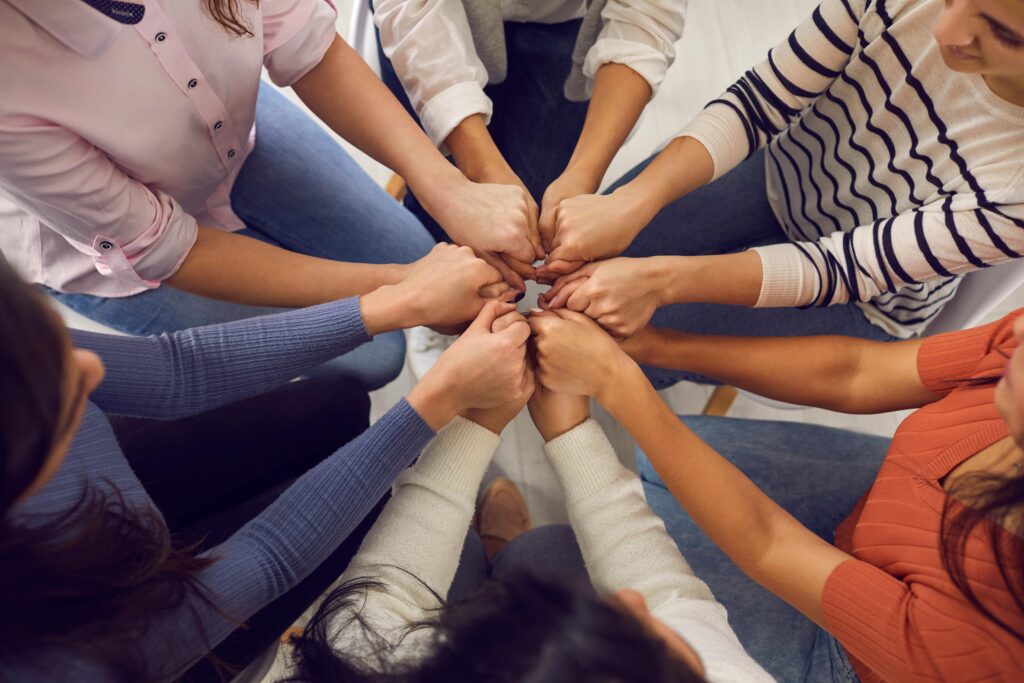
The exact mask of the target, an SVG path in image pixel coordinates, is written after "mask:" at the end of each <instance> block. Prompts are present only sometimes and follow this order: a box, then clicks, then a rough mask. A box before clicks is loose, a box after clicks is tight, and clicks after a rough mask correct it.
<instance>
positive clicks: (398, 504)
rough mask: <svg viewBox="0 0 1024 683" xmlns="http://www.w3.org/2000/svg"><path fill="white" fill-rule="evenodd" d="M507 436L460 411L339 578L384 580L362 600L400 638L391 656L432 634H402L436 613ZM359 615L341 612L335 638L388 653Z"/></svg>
mask: <svg viewBox="0 0 1024 683" xmlns="http://www.w3.org/2000/svg"><path fill="white" fill-rule="evenodd" d="M500 442H501V438H500V437H499V436H498V435H497V434H494V433H493V432H491V431H489V430H487V429H485V428H483V427H481V426H479V425H477V424H476V423H474V422H471V421H469V420H466V419H464V418H461V417H460V418H456V419H455V421H453V422H452V423H451V424H450V425H449V426H448V427H446V428H445V429H444V430H442V431H441V432H440V433H439V434H438V436H437V438H435V439H434V441H433V442H432V443H431V445H430V446H428V447H427V448H426V449H425V450H424V452H423V455H422V456H420V459H419V461H417V463H416V464H415V465H414V466H413V467H411V468H410V469H408V470H406V472H405V473H403V474H402V475H401V476H399V477H398V479H396V480H395V486H394V491H393V494H392V497H391V500H390V501H388V504H387V505H386V506H385V507H384V510H383V511H382V512H381V515H380V517H379V518H378V519H377V522H376V523H375V524H374V525H373V528H372V529H370V532H369V533H368V534H367V536H366V539H365V540H364V541H363V544H362V545H361V546H360V548H359V552H358V553H357V554H356V556H355V557H354V558H353V559H352V562H351V563H350V564H349V566H348V569H346V570H345V573H344V574H342V576H341V578H340V579H339V580H338V584H341V583H344V582H346V581H352V580H359V579H369V580H372V581H376V582H379V583H380V584H381V587H380V588H379V589H371V590H368V591H367V593H366V596H365V599H364V600H361V601H359V603H358V605H357V606H356V607H357V609H359V616H360V618H361V620H362V622H363V623H366V624H368V625H369V626H370V627H371V628H372V629H373V631H375V632H376V635H377V636H380V637H382V638H384V639H385V640H387V641H389V642H390V644H391V645H396V644H398V643H399V641H401V643H400V645H399V646H398V647H396V648H394V649H392V650H390V651H389V652H388V653H387V655H388V657H389V658H390V657H401V658H405V657H415V656H416V655H417V653H418V648H419V647H420V646H421V645H422V644H423V642H424V639H425V637H426V636H428V634H429V631H425V630H418V631H414V632H413V633H412V634H410V635H409V636H406V637H404V638H403V636H405V632H406V630H407V628H408V626H409V624H412V623H415V622H419V621H423V620H426V619H429V618H430V617H431V616H432V614H433V612H434V610H436V609H437V608H438V607H439V606H440V604H439V602H438V597H440V598H442V599H443V598H445V597H446V596H447V594H448V589H449V588H450V587H451V583H452V580H453V579H454V578H455V571H456V569H457V568H458V564H459V556H460V553H461V551H462V546H463V543H464V541H465V539H466V532H467V531H468V529H469V524H470V521H471V520H472V517H473V510H474V507H475V502H476V494H477V491H478V490H479V488H480V483H481V481H482V480H483V476H484V473H485V472H486V470H487V465H488V464H489V463H490V461H491V457H492V456H493V455H494V452H495V451H496V450H497V448H498V444H499V443H500ZM352 616H353V613H352V612H345V613H342V614H339V615H338V616H337V617H336V618H335V623H334V626H335V627H336V628H337V630H336V631H333V632H332V635H333V636H334V638H335V640H334V646H335V647H336V648H338V649H339V650H342V651H346V652H349V653H350V654H355V655H359V654H360V653H363V654H365V655H367V656H369V655H371V654H381V653H380V647H379V646H380V642H379V640H376V639H374V638H373V636H369V637H368V633H367V632H366V631H365V630H364V629H363V627H362V625H361V623H360V621H359V620H354V619H351V618H350V617H352ZM370 663H372V662H370Z"/></svg>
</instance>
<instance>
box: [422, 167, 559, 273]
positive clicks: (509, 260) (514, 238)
mask: <svg viewBox="0 0 1024 683" xmlns="http://www.w3.org/2000/svg"><path fill="white" fill-rule="evenodd" d="M505 166H506V167H507V164H506V165H505ZM474 180H475V181H476V182H474V181H473V180H469V179H465V180H464V182H460V183H459V184H458V185H457V186H456V187H455V188H454V189H453V191H452V192H450V193H449V195H448V197H447V198H446V202H445V205H444V206H443V207H441V208H440V209H437V210H435V211H432V212H431V213H432V215H433V216H434V218H435V219H437V222H438V223H439V224H440V225H441V227H443V228H444V229H445V232H447V233H448V235H449V236H450V237H451V238H452V240H453V241H455V242H456V243H458V244H462V245H466V246H469V247H472V248H473V249H474V250H475V251H476V253H477V254H478V255H479V256H480V258H482V259H484V260H485V261H486V262H487V263H489V264H490V265H491V266H493V267H494V268H495V269H497V270H498V271H499V272H500V273H501V275H502V277H503V278H504V279H505V281H506V282H507V283H508V284H509V285H511V286H512V287H513V288H514V289H517V290H519V291H525V289H526V283H525V281H524V278H528V279H532V278H533V277H534V269H533V262H534V261H535V260H537V259H539V258H543V257H544V252H543V249H542V248H541V246H540V235H539V233H538V232H537V203H536V202H535V201H534V200H533V197H531V196H530V193H529V192H528V191H527V190H526V186H525V185H523V183H522V181H521V180H519V178H518V177H517V176H516V175H515V174H514V173H513V172H512V170H511V169H510V168H509V169H508V170H507V172H504V171H502V170H483V171H480V172H479V173H477V174H476V175H475V177H474Z"/></svg>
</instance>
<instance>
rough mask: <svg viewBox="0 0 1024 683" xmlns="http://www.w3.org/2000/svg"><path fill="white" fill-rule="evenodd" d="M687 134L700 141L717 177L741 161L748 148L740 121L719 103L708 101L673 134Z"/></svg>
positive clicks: (713, 176) (681, 136)
mask: <svg viewBox="0 0 1024 683" xmlns="http://www.w3.org/2000/svg"><path fill="white" fill-rule="evenodd" d="M676 137H677V138H683V137H691V138H694V139H695V140H697V141H698V142H699V143H700V144H702V145H704V147H705V149H707V150H708V154H710V155H711V160H712V162H713V164H714V174H713V175H712V177H711V180H717V179H718V178H721V177H722V176H723V175H725V174H726V173H728V172H729V171H731V170H732V169H733V168H735V167H736V166H738V165H739V164H740V162H742V161H743V160H744V159H745V158H746V156H747V153H748V152H749V151H750V146H749V143H748V142H747V138H746V135H745V133H744V132H743V123H742V122H741V121H740V120H739V119H738V118H737V117H736V114H735V112H733V111H732V110H731V109H729V108H728V107H726V106H725V105H723V104H710V105H708V106H707V107H706V108H705V109H704V110H703V111H702V112H701V113H699V114H697V116H696V117H694V119H693V120H692V121H690V122H689V123H688V124H686V126H685V127H684V128H683V129H682V130H681V131H679V133H677V134H676Z"/></svg>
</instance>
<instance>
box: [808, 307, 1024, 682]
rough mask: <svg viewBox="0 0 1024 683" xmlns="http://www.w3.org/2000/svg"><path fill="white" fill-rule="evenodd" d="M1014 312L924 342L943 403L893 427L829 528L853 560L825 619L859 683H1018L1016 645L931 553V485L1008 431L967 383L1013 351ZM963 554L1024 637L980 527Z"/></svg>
mask: <svg viewBox="0 0 1024 683" xmlns="http://www.w3.org/2000/svg"><path fill="white" fill-rule="evenodd" d="M1021 314H1024V309H1022V310H1019V311H1016V312H1014V313H1012V314H1010V315H1009V316H1007V317H1006V318H1003V319H1002V320H1000V321H998V322H995V323H992V324H989V325H985V326H984V327H979V328H976V329H973V330H966V331H963V332H954V333H950V334H944V335H939V336H936V337H932V338H930V339H928V340H927V341H925V343H924V344H923V345H922V347H921V351H920V354H919V356H918V369H919V372H920V375H921V378H922V380H923V381H924V382H925V384H926V385H927V386H928V388H929V389H931V390H932V391H934V392H936V393H938V394H940V395H941V396H942V398H940V399H939V400H937V401H935V402H934V403H931V404H929V405H926V406H924V407H923V408H921V409H920V410H917V411H916V412H914V413H913V414H912V415H911V416H910V417H908V418H907V419H906V420H905V421H904V422H903V424H901V425H900V428H899V429H898V430H897V432H896V435H895V436H894V437H893V441H892V445H891V446H890V448H889V453H888V454H887V455H886V458H885V462H884V463H883V464H882V468H881V470H880V471H879V473H878V478H877V479H876V480H875V483H874V484H873V485H872V487H871V489H870V491H868V493H867V494H866V495H865V496H864V498H863V499H862V500H861V501H860V502H859V503H858V505H857V506H856V508H855V509H854V511H853V512H852V513H851V515H850V517H849V518H847V519H846V521H844V522H843V523H842V525H840V527H839V528H838V529H837V530H836V545H837V546H838V547H840V548H842V549H843V550H845V551H847V552H848V553H850V554H851V555H853V556H854V558H856V559H852V560H848V561H846V562H844V563H843V564H841V565H840V566H839V567H837V568H836V570H835V571H834V572H833V573H832V575H831V576H830V577H829V579H828V582H827V583H826V585H825V590H824V594H823V596H822V597H823V601H824V606H825V617H826V621H827V625H828V628H829V630H830V631H831V632H832V633H833V634H834V635H835V636H836V638H838V639H839V641H840V643H842V645H843V647H844V648H845V649H846V652H847V654H848V655H849V656H850V659H851V661H852V662H853V665H854V669H855V670H856V671H857V675H858V676H859V677H860V678H861V680H862V681H865V682H867V681H892V682H894V683H895V682H900V683H902V682H903V681H922V680H928V681H935V680H948V681H966V680H972V681H1011V680H1013V681H1020V680H1024V678H1022V677H1024V642H1021V641H1020V640H1018V639H1017V638H1015V637H1014V636H1013V635H1012V634H1011V633H1009V632H1008V631H1006V630H1005V629H1003V628H1000V627H999V626H998V625H997V624H995V623H994V622H993V621H991V620H990V619H988V618H986V617H985V616H984V615H983V614H981V613H980V612H979V611H978V610H977V609H975V608H974V607H973V606H971V604H970V603H969V602H968V601H967V600H966V598H964V596H963V595H962V594H961V593H960V591H959V590H957V588H956V586H954V585H953V582H952V581H951V580H950V578H949V575H948V574H947V573H946V571H945V570H944V569H943V567H942V560H941V556H940V552H939V524H940V520H941V514H942V509H943V504H944V503H945V502H946V500H947V498H948V496H947V494H946V492H945V490H944V489H943V488H942V485H941V480H942V479H943V478H944V477H945V476H946V475H947V474H948V473H949V472H950V471H951V470H952V469H953V468H954V467H956V466H957V465H959V464H960V463H961V462H963V461H964V460H967V459H968V458H970V457H971V456H973V455H975V454H976V453H978V452H979V451H981V450H982V449H984V448H986V447H988V446H990V445H992V444H993V443H995V442H997V441H999V440H1001V439H1003V438H1005V437H1006V436H1007V435H1008V432H1007V428H1006V424H1005V423H1004V422H1003V420H1002V419H1001V418H1000V416H999V413H998V411H997V410H996V407H995V404H994V391H995V383H994V382H990V383H985V384H979V383H977V382H973V383H972V382H969V381H967V380H970V379H972V378H976V379H977V378H984V377H998V376H999V375H1001V373H1002V372H1003V368H1004V366H1005V364H1006V358H1005V354H1008V353H1010V352H1012V350H1013V349H1014V348H1015V347H1016V342H1015V341H1014V339H1013V336H1012V334H1011V330H1010V328H1011V325H1012V324H1013V321H1014V320H1015V319H1016V318H1017V317H1018V316H1019V315H1021ZM1000 351H1001V352H1002V353H1000ZM953 504H954V505H959V503H956V502H954V503H953ZM1000 534H1002V535H1003V537H1004V538H1008V536H1009V535H1008V533H1007V532H1005V531H1000ZM966 555H967V560H966V570H967V578H968V581H969V582H970V585H971V586H972V587H973V589H974V591H975V593H976V595H977V596H978V598H979V599H980V600H981V601H982V603H983V604H984V605H985V606H986V607H987V608H988V609H989V610H991V611H992V612H993V613H995V614H996V615H998V616H999V617H1000V618H1001V619H1002V620H1004V621H1005V622H1006V623H1008V624H1010V625H1012V626H1013V627H1014V628H1015V629H1017V630H1018V631H1024V614H1022V613H1021V610H1020V609H1019V607H1017V605H1016V603H1015V602H1014V600H1013V598H1012V596H1011V595H1010V592H1009V589H1008V587H1007V585H1006V582H1005V581H1004V580H1003V579H1002V577H1001V576H1000V573H999V571H998V568H997V567H996V565H995V561H994V552H993V549H992V545H991V541H990V540H987V539H986V538H985V533H984V530H980V529H976V530H975V533H974V535H973V536H972V538H971V539H970V540H969V541H968V544H967V547H966ZM1020 571H1021V568H1020V567H1014V568H1012V569H1011V572H1016V573H1017V574H1019V573H1020Z"/></svg>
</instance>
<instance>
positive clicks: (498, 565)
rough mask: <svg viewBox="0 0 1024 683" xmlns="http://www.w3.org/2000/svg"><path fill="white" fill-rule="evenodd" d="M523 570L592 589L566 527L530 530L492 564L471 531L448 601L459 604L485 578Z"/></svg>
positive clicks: (477, 538) (495, 558) (554, 526)
mask: <svg viewBox="0 0 1024 683" xmlns="http://www.w3.org/2000/svg"><path fill="white" fill-rule="evenodd" d="M523 570H528V571H530V572H531V573H533V574H535V575H537V576H540V577H542V578H546V579H550V580H554V581H559V582H561V583H565V584H569V585H574V586H577V587H583V588H586V589H592V587H591V584H590V576H589V575H588V574H587V568H586V566H585V565H584V564H583V555H582V554H581V553H580V547H579V546H578V545H577V544H576V535H575V534H574V533H573V531H572V527H570V526H569V525H568V524H549V525H547V526H539V527H536V528H534V529H530V530H529V531H527V532H526V533H525V534H523V535H521V536H517V537H516V538H514V539H512V541H510V542H509V544H508V545H507V546H505V547H504V548H502V549H501V551H500V552H499V553H498V554H497V555H495V556H494V560H493V561H492V562H488V561H487V556H486V555H485V554H484V546H483V543H481V542H480V536H479V535H478V534H477V532H476V530H475V529H472V528H470V530H469V533H468V534H467V535H466V543H465V545H463V547H462V555H461V556H460V557H459V569H458V571H456V572H455V580H454V581H452V586H451V589H449V591H448V601H449V602H458V601H459V600H462V599H464V598H467V597H469V596H471V595H472V594H473V593H474V592H475V591H476V589H477V587H479V586H480V584H482V583H483V582H484V581H486V580H487V579H488V578H496V579H501V578H502V577H503V576H508V575H509V574H513V573H515V572H518V571H523Z"/></svg>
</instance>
